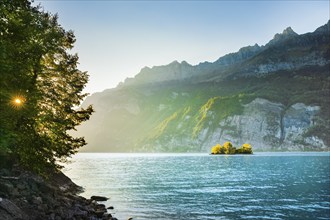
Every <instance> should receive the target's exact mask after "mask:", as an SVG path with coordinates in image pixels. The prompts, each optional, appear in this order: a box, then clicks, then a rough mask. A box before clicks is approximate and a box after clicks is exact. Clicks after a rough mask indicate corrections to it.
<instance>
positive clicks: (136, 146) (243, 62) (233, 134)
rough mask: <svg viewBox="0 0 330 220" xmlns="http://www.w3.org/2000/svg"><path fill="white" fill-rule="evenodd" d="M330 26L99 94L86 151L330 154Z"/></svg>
mask: <svg viewBox="0 0 330 220" xmlns="http://www.w3.org/2000/svg"><path fill="white" fill-rule="evenodd" d="M329 27H330V23H329V22H328V23H327V24H325V25H323V26H321V27H320V28H318V29H317V30H315V31H314V32H311V33H306V34H302V35H298V34H296V33H295V32H294V31H293V30H292V29H291V28H287V29H285V30H284V31H283V32H282V33H281V34H276V35H275V36H274V38H273V39H272V40H270V42H269V43H268V44H266V45H263V46H259V45H258V44H255V45H254V46H247V47H244V48H241V49H240V50H239V51H238V52H236V53H231V54H228V55H225V56H223V57H221V58H219V59H218V60H217V61H215V62H214V63H209V62H205V63H200V64H199V65H196V66H192V65H190V64H188V63H187V62H182V63H179V62H177V61H174V62H172V63H170V64H168V65H164V66H159V67H153V68H148V67H146V68H144V69H142V70H141V72H140V73H139V74H137V75H136V76H135V77H134V78H131V79H127V80H126V81H125V82H124V83H122V84H120V85H119V86H118V87H117V88H114V89H109V90H106V91H104V92H102V93H96V94H93V95H91V96H90V97H88V98H87V99H86V101H85V102H84V104H83V105H88V104H93V105H94V108H95V109H96V113H95V115H94V116H93V117H92V118H91V120H90V121H89V122H87V123H86V124H84V125H83V126H81V127H80V128H79V130H78V133H79V135H83V136H86V139H87V141H88V142H89V145H88V146H87V147H86V148H85V149H84V150H86V151H116V152H122V151H123V152H126V151H151V152H208V151H209V149H210V147H211V146H213V145H214V144H216V143H218V142H221V143H222V142H224V141H232V142H233V143H234V144H235V145H241V144H243V143H245V142H249V143H250V144H252V146H253V148H254V150H276V151H278V150H329V146H330V138H329V137H328V134H329V133H330V119H329V115H330V100H329V94H330V70H329V68H330V34H329Z"/></svg>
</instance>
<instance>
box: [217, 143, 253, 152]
mask: <svg viewBox="0 0 330 220" xmlns="http://www.w3.org/2000/svg"><path fill="white" fill-rule="evenodd" d="M252 153H253V152H252V147H251V145H250V144H246V143H245V144H243V145H242V146H241V147H240V148H238V149H236V148H235V147H233V145H232V143H231V142H229V141H227V142H225V143H224V144H223V146H221V145H220V144H216V145H215V146H213V147H212V148H211V154H252Z"/></svg>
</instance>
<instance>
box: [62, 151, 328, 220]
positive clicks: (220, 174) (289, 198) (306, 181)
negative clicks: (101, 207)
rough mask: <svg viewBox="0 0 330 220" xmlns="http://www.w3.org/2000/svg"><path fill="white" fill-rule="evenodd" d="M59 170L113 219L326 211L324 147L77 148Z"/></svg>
mask: <svg viewBox="0 0 330 220" xmlns="http://www.w3.org/2000/svg"><path fill="white" fill-rule="evenodd" d="M73 161H74V162H73V163H71V164H69V165H67V167H66V169H65V173H66V174H67V175H69V176H70V177H71V178H72V180H73V181H75V182H76V183H77V184H78V185H81V186H83V187H84V188H85V189H86V191H85V192H84V193H83V196H86V197H90V196H91V195H103V196H108V197H110V198H111V199H110V200H109V201H108V202H107V203H106V205H110V204H111V205H113V206H114V207H115V209H114V210H113V213H114V214H115V216H116V217H117V218H118V219H128V218H129V217H133V218H134V219H330V155H329V153H256V154H254V155H234V156H223V155H217V156H214V155H207V154H105V153H104V154H99V153H90V154H87V153H81V154H78V155H76V156H75V157H74V159H73Z"/></svg>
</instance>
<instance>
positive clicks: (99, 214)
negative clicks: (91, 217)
mask: <svg viewBox="0 0 330 220" xmlns="http://www.w3.org/2000/svg"><path fill="white" fill-rule="evenodd" d="M95 214H96V216H97V217H98V218H102V217H103V215H104V211H99V210H97V211H95Z"/></svg>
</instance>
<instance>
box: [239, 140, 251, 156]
mask: <svg viewBox="0 0 330 220" xmlns="http://www.w3.org/2000/svg"><path fill="white" fill-rule="evenodd" d="M241 149H242V150H241V151H242V153H243V154H252V147H251V145H250V144H247V143H245V144H243V145H242V147H241Z"/></svg>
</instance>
